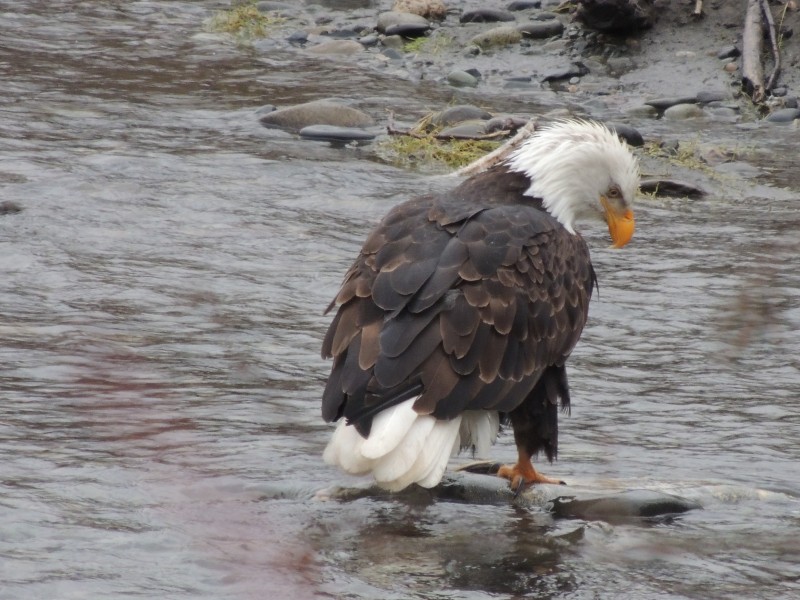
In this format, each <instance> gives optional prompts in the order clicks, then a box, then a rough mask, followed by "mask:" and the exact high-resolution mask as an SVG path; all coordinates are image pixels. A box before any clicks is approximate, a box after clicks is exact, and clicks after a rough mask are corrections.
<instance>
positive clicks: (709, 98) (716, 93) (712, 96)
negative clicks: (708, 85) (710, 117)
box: [695, 90, 731, 104]
mask: <svg viewBox="0 0 800 600" xmlns="http://www.w3.org/2000/svg"><path fill="white" fill-rule="evenodd" d="M730 97H731V95H730V94H729V93H727V92H723V91H722V90H704V91H702V92H697V96H695V101H696V102H699V103H700V104H708V103H710V102H722V101H723V100H727V99H729V98H730Z"/></svg>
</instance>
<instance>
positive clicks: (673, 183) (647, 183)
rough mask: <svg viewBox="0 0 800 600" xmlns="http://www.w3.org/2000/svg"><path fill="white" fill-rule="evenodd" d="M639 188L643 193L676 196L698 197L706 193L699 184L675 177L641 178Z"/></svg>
mask: <svg viewBox="0 0 800 600" xmlns="http://www.w3.org/2000/svg"><path fill="white" fill-rule="evenodd" d="M639 190H640V191H641V192H642V193H644V194H655V195H657V196H672V197H676V198H700V197H702V196H705V195H706V194H707V192H706V191H705V190H704V189H703V188H701V187H700V186H697V185H695V184H693V183H689V182H688V181H678V180H676V179H642V180H641V181H640V182H639Z"/></svg>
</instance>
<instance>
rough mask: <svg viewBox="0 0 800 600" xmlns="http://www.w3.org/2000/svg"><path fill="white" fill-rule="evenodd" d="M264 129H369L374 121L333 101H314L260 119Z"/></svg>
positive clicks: (356, 110) (365, 114) (277, 111)
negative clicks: (332, 126)
mask: <svg viewBox="0 0 800 600" xmlns="http://www.w3.org/2000/svg"><path fill="white" fill-rule="evenodd" d="M259 122H260V123H261V124H262V125H263V126H264V127H272V128H278V129H286V130H288V131H300V130H301V129H302V128H303V127H306V126H308V125H337V126H339V127H367V126H369V125H373V124H374V121H373V120H372V117H370V116H369V115H368V114H367V113H365V112H362V111H360V110H358V109H356V108H352V107H350V106H347V105H346V104H340V103H339V102H334V101H332V100H314V101H312V102H306V103H304V104H298V105H296V106H290V107H288V108H281V109H279V110H276V111H274V112H271V113H267V114H266V115H264V116H262V117H261V118H260V119H259Z"/></svg>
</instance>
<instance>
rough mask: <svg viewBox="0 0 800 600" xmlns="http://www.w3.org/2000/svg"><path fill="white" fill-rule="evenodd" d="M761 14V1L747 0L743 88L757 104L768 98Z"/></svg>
mask: <svg viewBox="0 0 800 600" xmlns="http://www.w3.org/2000/svg"><path fill="white" fill-rule="evenodd" d="M761 12H762V11H761V0H747V12H746V13H745V17H744V32H743V34H742V86H743V87H744V90H745V92H747V93H748V94H749V95H750V97H751V98H752V99H753V102H755V103H756V104H758V103H760V102H763V101H764V97H765V96H766V91H765V87H764V69H763V67H762V66H761V40H762V38H763V37H764V29H763V25H762V19H761Z"/></svg>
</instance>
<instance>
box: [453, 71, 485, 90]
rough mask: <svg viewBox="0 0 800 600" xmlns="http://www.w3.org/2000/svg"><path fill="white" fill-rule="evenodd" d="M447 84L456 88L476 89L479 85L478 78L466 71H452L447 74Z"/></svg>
mask: <svg viewBox="0 0 800 600" xmlns="http://www.w3.org/2000/svg"><path fill="white" fill-rule="evenodd" d="M447 83H449V84H450V85H452V86H455V87H475V86H477V85H478V78H477V77H474V76H473V75H470V74H469V73H467V72H466V71H451V72H450V73H448V74H447Z"/></svg>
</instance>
